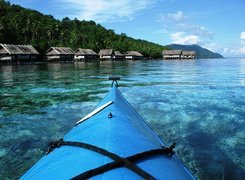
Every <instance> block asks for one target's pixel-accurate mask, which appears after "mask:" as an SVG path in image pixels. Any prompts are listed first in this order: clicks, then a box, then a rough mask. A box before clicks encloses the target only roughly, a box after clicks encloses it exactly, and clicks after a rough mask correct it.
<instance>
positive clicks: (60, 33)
mask: <svg viewBox="0 0 245 180" xmlns="http://www.w3.org/2000/svg"><path fill="white" fill-rule="evenodd" d="M0 42H1V43H11V44H31V45H33V46H34V47H35V48H36V49H37V50H38V51H39V52H40V53H45V51H46V50H47V49H48V48H49V47H50V46H66V47H71V48H72V49H74V50H76V49H77V48H90V49H93V50H95V51H96V52H98V51H99V50H100V49H104V48H113V49H115V50H119V51H121V52H122V53H124V52H126V51H129V50H136V51H139V52H141V53H142V54H143V55H144V56H146V57H152V58H159V57H161V52H162V50H163V49H166V47H164V46H161V45H158V44H155V43H151V42H147V41H144V40H136V39H133V38H131V37H128V36H127V35H126V34H124V33H122V34H121V35H118V34H115V32H114V31H113V30H107V29H105V28H104V27H102V26H101V25H99V24H96V23H95V22H94V21H79V20H78V19H74V20H70V19H69V18H67V17H66V18H64V19H62V21H59V20H56V19H54V18H53V17H52V16H50V15H43V14H41V13H39V12H37V11H34V10H29V9H25V8H22V7H20V6H18V5H11V4H10V3H9V2H5V1H4V0H0Z"/></svg>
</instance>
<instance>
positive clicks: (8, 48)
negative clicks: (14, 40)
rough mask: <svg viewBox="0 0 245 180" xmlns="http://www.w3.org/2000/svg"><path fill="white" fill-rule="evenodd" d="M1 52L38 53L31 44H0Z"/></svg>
mask: <svg viewBox="0 0 245 180" xmlns="http://www.w3.org/2000/svg"><path fill="white" fill-rule="evenodd" d="M0 47H2V49H1V51H0V53H1V54H4V53H6V54H35V55H37V54H39V53H38V52H37V50H36V49H34V47H33V46H31V45H15V44H0Z"/></svg>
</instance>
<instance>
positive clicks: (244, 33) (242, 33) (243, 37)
mask: <svg viewBox="0 0 245 180" xmlns="http://www.w3.org/2000/svg"><path fill="white" fill-rule="evenodd" d="M240 38H241V39H243V40H245V32H241V35H240Z"/></svg>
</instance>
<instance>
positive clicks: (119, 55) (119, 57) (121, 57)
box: [113, 51, 124, 60]
mask: <svg viewBox="0 0 245 180" xmlns="http://www.w3.org/2000/svg"><path fill="white" fill-rule="evenodd" d="M113 59H114V60H124V55H123V54H122V53H121V52H120V51H115V55H114V57H113Z"/></svg>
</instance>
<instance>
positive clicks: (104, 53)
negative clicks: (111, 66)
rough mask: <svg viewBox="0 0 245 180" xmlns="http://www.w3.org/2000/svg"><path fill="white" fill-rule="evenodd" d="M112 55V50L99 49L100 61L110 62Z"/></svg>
mask: <svg viewBox="0 0 245 180" xmlns="http://www.w3.org/2000/svg"><path fill="white" fill-rule="evenodd" d="M114 55H115V53H114V50H113V49H101V50H100V52H99V56H100V60H112V59H113V57H114Z"/></svg>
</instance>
